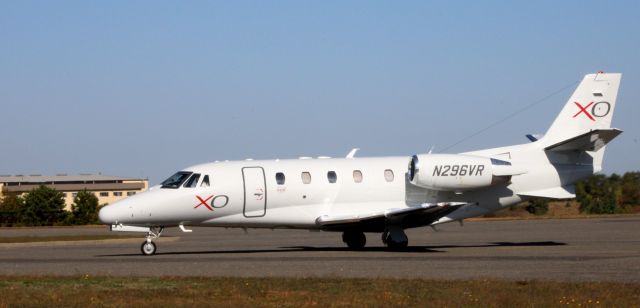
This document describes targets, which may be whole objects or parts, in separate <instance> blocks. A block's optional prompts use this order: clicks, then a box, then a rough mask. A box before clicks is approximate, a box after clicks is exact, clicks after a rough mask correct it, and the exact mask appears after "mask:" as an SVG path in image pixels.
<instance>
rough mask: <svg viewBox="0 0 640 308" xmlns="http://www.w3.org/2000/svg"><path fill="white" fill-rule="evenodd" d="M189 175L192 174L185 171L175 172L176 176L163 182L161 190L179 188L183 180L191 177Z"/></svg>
mask: <svg viewBox="0 0 640 308" xmlns="http://www.w3.org/2000/svg"><path fill="white" fill-rule="evenodd" d="M191 173H193V172H187V171H180V172H177V173H176V174H174V175H172V176H171V177H169V178H168V179H166V180H165V181H164V182H162V184H161V185H162V186H161V188H174V189H175V188H178V187H180V185H182V183H183V182H184V180H186V179H187V178H188V177H189V175H191Z"/></svg>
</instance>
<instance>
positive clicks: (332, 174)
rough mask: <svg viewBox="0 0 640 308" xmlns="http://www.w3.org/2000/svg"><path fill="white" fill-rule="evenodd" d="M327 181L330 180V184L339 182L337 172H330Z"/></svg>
mask: <svg viewBox="0 0 640 308" xmlns="http://www.w3.org/2000/svg"><path fill="white" fill-rule="evenodd" d="M327 180H329V183H335V182H336V181H337V180H338V175H337V174H336V172H335V171H329V172H327Z"/></svg>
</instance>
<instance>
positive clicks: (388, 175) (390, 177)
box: [384, 169, 393, 182]
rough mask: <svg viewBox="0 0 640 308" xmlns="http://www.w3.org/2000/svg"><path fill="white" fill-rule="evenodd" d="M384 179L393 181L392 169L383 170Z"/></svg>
mask: <svg viewBox="0 0 640 308" xmlns="http://www.w3.org/2000/svg"><path fill="white" fill-rule="evenodd" d="M384 179H385V180H387V182H393V170H391V169H387V170H385V171H384Z"/></svg>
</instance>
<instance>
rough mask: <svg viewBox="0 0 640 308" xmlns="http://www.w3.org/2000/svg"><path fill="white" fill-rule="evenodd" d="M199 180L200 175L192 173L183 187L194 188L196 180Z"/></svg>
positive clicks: (196, 183)
mask: <svg viewBox="0 0 640 308" xmlns="http://www.w3.org/2000/svg"><path fill="white" fill-rule="evenodd" d="M199 179H200V173H194V174H193V175H192V176H191V177H190V178H189V179H188V180H187V181H186V182H185V183H184V187H186V188H194V187H196V186H198V180H199Z"/></svg>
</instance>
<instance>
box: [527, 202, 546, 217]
mask: <svg viewBox="0 0 640 308" xmlns="http://www.w3.org/2000/svg"><path fill="white" fill-rule="evenodd" d="M526 210H527V212H529V213H531V214H533V215H544V214H546V213H547V212H548V211H549V200H548V199H544V198H535V199H531V200H529V204H528V205H527V207H526Z"/></svg>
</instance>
